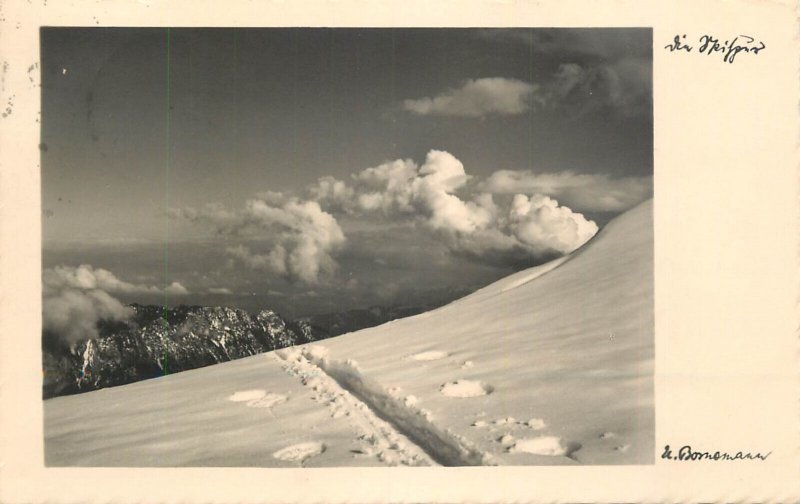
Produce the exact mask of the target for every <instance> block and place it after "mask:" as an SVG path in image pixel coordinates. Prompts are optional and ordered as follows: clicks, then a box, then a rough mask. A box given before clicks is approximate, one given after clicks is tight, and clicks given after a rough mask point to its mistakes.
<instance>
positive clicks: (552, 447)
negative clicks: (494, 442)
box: [508, 436, 581, 458]
mask: <svg viewBox="0 0 800 504" xmlns="http://www.w3.org/2000/svg"><path fill="white" fill-rule="evenodd" d="M580 449H581V444H580V443H567V442H565V441H564V440H563V439H561V438H560V437H557V436H540V437H535V438H527V439H520V440H518V441H517V442H515V443H514V445H513V446H511V447H510V448H509V449H508V452H509V453H532V454H534V455H546V456H551V457H557V456H565V457H570V458H572V454H573V453H575V452H576V451H578V450H580Z"/></svg>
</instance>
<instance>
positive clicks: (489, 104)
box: [403, 77, 536, 117]
mask: <svg viewBox="0 0 800 504" xmlns="http://www.w3.org/2000/svg"><path fill="white" fill-rule="evenodd" d="M535 90H536V85H534V84H531V83H528V82H523V81H520V80H517V79H507V78H503V77H487V78H481V79H469V80H466V81H465V82H464V83H463V84H462V85H461V87H459V88H455V89H448V90H447V91H444V92H443V93H441V94H439V95H437V96H434V97H430V98H429V97H425V98H419V99H409V100H405V101H403V108H404V109H405V110H406V111H408V112H411V113H413V114H417V115H440V116H458V117H484V116H488V115H517V114H522V113H523V112H525V111H527V110H528V107H529V105H530V103H529V100H530V97H531V95H532V94H533V92H534V91H535Z"/></svg>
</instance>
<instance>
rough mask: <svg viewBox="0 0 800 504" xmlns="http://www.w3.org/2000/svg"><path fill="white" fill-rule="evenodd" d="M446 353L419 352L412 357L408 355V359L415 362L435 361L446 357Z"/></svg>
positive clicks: (436, 351) (435, 351)
mask: <svg viewBox="0 0 800 504" xmlns="http://www.w3.org/2000/svg"><path fill="white" fill-rule="evenodd" d="M448 355H450V354H448V353H447V352H442V351H440V350H429V351H427V352H420V353H415V354H413V355H409V356H408V358H409V359H411V360H415V361H435V360H439V359H444V358H445V357H447V356H448Z"/></svg>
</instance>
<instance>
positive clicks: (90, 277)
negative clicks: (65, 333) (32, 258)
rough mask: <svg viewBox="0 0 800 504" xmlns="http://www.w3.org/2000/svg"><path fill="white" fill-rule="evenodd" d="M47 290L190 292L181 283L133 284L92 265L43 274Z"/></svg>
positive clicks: (181, 293)
mask: <svg viewBox="0 0 800 504" xmlns="http://www.w3.org/2000/svg"><path fill="white" fill-rule="evenodd" d="M42 281H43V284H44V288H45V290H48V289H51V290H59V289H61V288H72V289H78V290H95V289H97V290H102V291H105V292H108V293H111V294H161V293H163V292H166V293H168V294H178V295H183V294H188V293H189V291H188V290H187V289H186V288H185V287H184V286H183V285H181V284H180V283H178V282H172V283H171V284H170V285H168V286H167V287H166V288H165V289H160V288H158V287H156V286H153V285H145V284H133V283H129V282H125V281H123V280H120V279H119V278H117V277H116V275H114V274H113V273H112V272H110V271H108V270H105V269H102V268H94V267H92V265H90V264H81V265H80V266H78V267H77V268H74V267H71V266H56V267H54V268H48V269H46V270H44V271H43V273H42Z"/></svg>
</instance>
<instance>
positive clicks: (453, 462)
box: [276, 346, 493, 466]
mask: <svg viewBox="0 0 800 504" xmlns="http://www.w3.org/2000/svg"><path fill="white" fill-rule="evenodd" d="M324 352H325V349H324V347H320V346H315V347H311V348H291V349H288V350H282V351H278V352H276V354H277V355H278V356H279V357H280V358H281V359H283V360H284V361H286V365H285V367H284V369H286V371H287V372H288V373H290V374H293V375H299V376H300V377H301V379H302V380H303V384H304V385H306V386H310V387H312V388H314V390H315V391H317V392H318V396H317V397H318V398H319V399H320V401H322V402H326V403H327V404H329V405H331V406H332V407H333V408H334V415H341V414H345V415H347V416H349V417H351V418H353V420H354V421H355V422H356V423H357V424H359V425H360V426H361V428H362V429H364V430H365V431H366V432H363V433H362V434H361V438H362V439H366V440H370V441H371V442H372V444H373V445H375V446H376V447H378V448H380V449H383V450H386V448H387V447H388V448H390V449H392V450H394V453H395V454H396V456H397V457H398V459H397V461H398V462H399V463H401V464H404V465H435V464H440V465H443V466H477V465H492V463H493V462H492V458H491V456H490V455H489V454H487V453H483V452H481V451H479V450H477V449H475V448H474V447H472V446H471V444H470V443H469V442H468V441H466V440H465V439H463V438H461V437H460V436H458V435H456V434H454V433H452V432H450V431H449V430H443V429H441V428H439V427H437V426H436V425H434V424H433V423H432V422H431V421H430V414H429V413H428V412H427V411H425V410H423V409H418V408H415V407H414V401H413V400H400V399H398V398H395V397H392V396H391V395H390V394H389V393H388V392H387V391H386V390H384V389H383V387H381V386H380V385H379V384H377V383H374V382H371V381H369V380H367V379H366V378H365V377H363V376H361V374H360V373H359V371H358V367H357V365H356V364H355V363H354V362H350V361H348V362H338V361H333V360H329V359H327V358H326V357H325V356H324ZM406 399H408V398H406ZM359 417H360V418H361V419H360V420H359ZM387 453H391V452H387V451H382V452H380V454H379V458H380V459H381V460H382V461H385V462H390V463H391V462H394V461H395V460H394V456H392V455H388V456H387Z"/></svg>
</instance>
